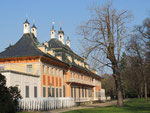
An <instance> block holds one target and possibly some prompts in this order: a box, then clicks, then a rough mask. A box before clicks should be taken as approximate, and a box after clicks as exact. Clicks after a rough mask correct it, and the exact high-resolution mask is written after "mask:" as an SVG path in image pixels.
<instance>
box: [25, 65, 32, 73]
mask: <svg viewBox="0 0 150 113" xmlns="http://www.w3.org/2000/svg"><path fill="white" fill-rule="evenodd" d="M26 72H27V73H32V72H33V67H32V64H28V65H26Z"/></svg>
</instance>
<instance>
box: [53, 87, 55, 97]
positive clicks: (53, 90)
mask: <svg viewBox="0 0 150 113" xmlns="http://www.w3.org/2000/svg"><path fill="white" fill-rule="evenodd" d="M52 97H55V88H52Z"/></svg>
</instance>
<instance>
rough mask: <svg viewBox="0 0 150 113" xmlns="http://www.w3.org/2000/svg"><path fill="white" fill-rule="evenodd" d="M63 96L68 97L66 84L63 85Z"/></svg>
mask: <svg viewBox="0 0 150 113" xmlns="http://www.w3.org/2000/svg"><path fill="white" fill-rule="evenodd" d="M63 96H64V97H66V89H65V85H63Z"/></svg>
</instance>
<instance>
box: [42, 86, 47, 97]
mask: <svg viewBox="0 0 150 113" xmlns="http://www.w3.org/2000/svg"><path fill="white" fill-rule="evenodd" d="M43 97H46V88H45V87H43Z"/></svg>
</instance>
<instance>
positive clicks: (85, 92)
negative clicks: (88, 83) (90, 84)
mask: <svg viewBox="0 0 150 113" xmlns="http://www.w3.org/2000/svg"><path fill="white" fill-rule="evenodd" d="M85 97H87V94H86V88H85Z"/></svg>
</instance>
